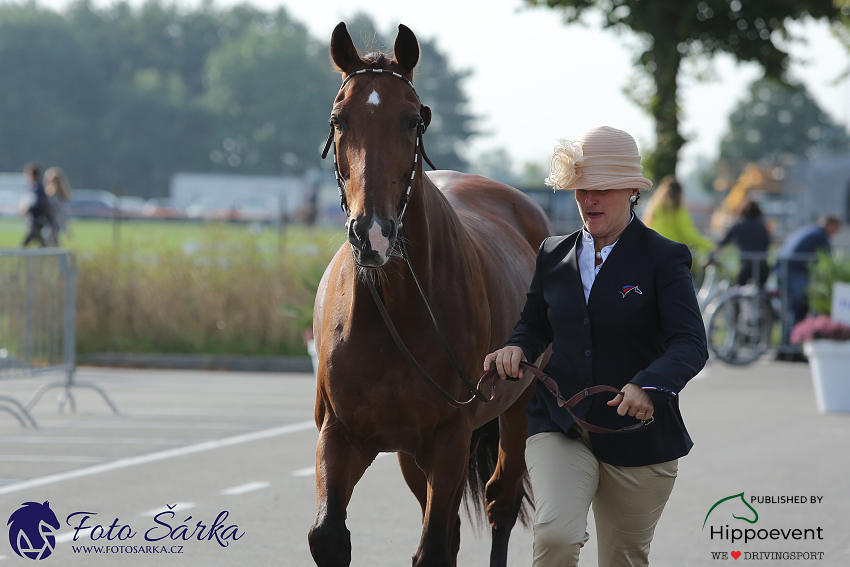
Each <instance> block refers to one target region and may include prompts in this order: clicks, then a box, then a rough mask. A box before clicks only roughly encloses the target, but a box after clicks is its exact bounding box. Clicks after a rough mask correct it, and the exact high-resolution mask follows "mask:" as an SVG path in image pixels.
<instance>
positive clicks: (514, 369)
mask: <svg viewBox="0 0 850 567" xmlns="http://www.w3.org/2000/svg"><path fill="white" fill-rule="evenodd" d="M523 360H525V354H524V353H523V352H522V349H521V348H519V347H518V346H506V347H503V348H500V349H499V350H497V351H495V352H491V353H490V354H488V355H487V356H485V357H484V372H487V371H488V370H490V366H491V365H492V364H493V363H495V364H496V371H497V372H498V373H499V377H500V378H501V379H502V380H504V379H505V378H507V377H508V376H510V377H511V378H519V377H520V372H519V363H520V362H522V361H523Z"/></svg>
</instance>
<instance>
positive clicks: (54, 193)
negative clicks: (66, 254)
mask: <svg viewBox="0 0 850 567" xmlns="http://www.w3.org/2000/svg"><path fill="white" fill-rule="evenodd" d="M44 192H45V193H46V194H47V199H48V201H49V203H50V209H51V211H52V213H53V214H52V216H51V223H50V245H51V246H59V233H61V232H68V217H69V216H70V211H71V208H70V206H69V205H68V199H70V198H71V185H70V184H69V183H68V179H67V178H66V177H65V173H64V172H63V171H62V170H61V169H60V168H58V167H51V168H49V169H48V170H47V171H45V172H44Z"/></svg>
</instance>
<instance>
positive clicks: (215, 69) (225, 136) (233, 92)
mask: <svg viewBox="0 0 850 567" xmlns="http://www.w3.org/2000/svg"><path fill="white" fill-rule="evenodd" d="M205 84H206V87H207V91H206V94H205V95H204V99H205V103H206V104H207V106H208V108H210V110H211V111H212V112H213V113H214V114H216V115H217V116H220V117H221V119H222V121H221V124H220V125H219V129H218V135H217V139H215V140H214V141H213V142H212V144H211V147H210V148H209V151H210V159H211V162H212V163H213V164H214V165H213V167H214V168H215V169H218V170H227V171H242V172H245V171H250V172H252V173H265V174H275V175H278V174H301V173H304V172H305V171H306V170H307V169H309V168H313V167H317V165H318V162H319V150H320V148H319V145H320V143H321V141H322V139H323V138H324V137H326V136H327V128H328V125H327V124H328V116H329V112H330V107H331V104H332V102H333V97H334V95H335V94H336V91H337V89H338V87H339V83H338V79H337V78H336V77H335V75H334V72H333V69H332V67H331V64H330V62H329V60H328V56H327V52H326V51H325V48H324V46H323V45H321V44H320V43H319V42H317V41H315V40H313V39H312V38H310V37H309V36H308V34H307V30H306V29H305V28H304V26H302V25H300V24H298V23H296V22H294V21H292V20H291V19H290V18H289V16H288V15H287V13H286V11H285V10H283V9H280V10H279V11H278V12H277V13H275V14H273V15H270V16H269V17H268V18H267V19H266V20H265V21H263V22H261V23H258V25H253V26H251V27H250V28H249V29H248V30H246V31H245V32H244V33H243V34H241V35H240V36H238V37H234V38H233V39H231V40H228V41H226V42H225V43H224V44H222V46H221V47H219V48H218V49H216V50H215V51H214V52H212V53H211V54H210V56H209V58H208V60H207V66H206V70H205Z"/></svg>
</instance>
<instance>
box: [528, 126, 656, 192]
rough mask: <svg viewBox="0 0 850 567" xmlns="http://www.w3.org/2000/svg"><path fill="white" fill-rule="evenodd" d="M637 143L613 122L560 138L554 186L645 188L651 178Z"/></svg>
mask: <svg viewBox="0 0 850 567" xmlns="http://www.w3.org/2000/svg"><path fill="white" fill-rule="evenodd" d="M641 169H642V167H641V165H640V154H639V153H638V147H637V143H635V139H634V138H632V137H631V135H629V133H628V132H624V131H622V130H617V129H616V128H612V127H610V126H600V127H598V128H593V129H591V130H588V131H587V132H585V133H584V134H582V135H581V137H580V138H579V139H578V140H577V141H575V142H573V141H570V140H565V139H563V138H562V139H560V140H558V144H557V145H556V146H555V153H554V154H553V155H552V163H551V165H550V168H549V177H547V178H546V179H545V180H544V181H543V182H544V183H545V184H546V185H548V186H550V187H553V188H554V189H570V190H575V189H586V190H594V191H599V190H603V189H643V190H648V189H650V188H651V187H652V182H651V181H650V180H649V179H647V178H646V177H644V176H643V174H642V173H641Z"/></svg>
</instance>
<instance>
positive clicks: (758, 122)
mask: <svg viewBox="0 0 850 567" xmlns="http://www.w3.org/2000/svg"><path fill="white" fill-rule="evenodd" d="M848 149H850V137H849V136H848V135H847V131H846V130H845V129H844V127H843V126H840V125H839V124H837V123H835V122H834V121H833V120H832V119H831V118H830V117H829V116H828V115H827V114H826V113H825V112H824V111H823V110H821V108H820V107H819V106H818V104H817V103H816V102H815V101H814V99H812V97H811V96H810V95H809V93H808V91H807V90H806V88H805V87H804V86H803V85H800V84H786V83H782V82H780V81H777V80H775V79H770V78H762V79H759V80H757V81H754V82H753V83H752V84H751V85H750V89H749V93H748V95H747V97H746V98H745V99H744V100H742V101H741V103H740V104H739V105H738V106H737V108H735V110H734V111H732V113H731V114H730V115H729V129H728V131H727V132H726V134H725V135H724V137H723V140H722V141H721V142H720V158H719V159H718V163H717V164H716V167H715V170H716V174H717V180H716V182H715V185H716V186H718V187H724V186H729V185H731V183H733V182H734V180H735V179H736V178H737V177H738V175H739V174H740V173H741V171H742V170H743V168H744V166H745V164H746V163H748V162H758V163H759V164H760V165H761V166H762V167H763V168H768V167H773V166H778V165H783V164H785V163H787V162H790V161H795V160H800V159H805V158H808V157H812V156H815V155H818V154H825V153H833V152H847V151H848Z"/></svg>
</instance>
